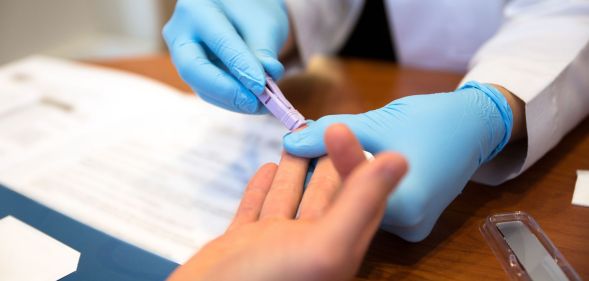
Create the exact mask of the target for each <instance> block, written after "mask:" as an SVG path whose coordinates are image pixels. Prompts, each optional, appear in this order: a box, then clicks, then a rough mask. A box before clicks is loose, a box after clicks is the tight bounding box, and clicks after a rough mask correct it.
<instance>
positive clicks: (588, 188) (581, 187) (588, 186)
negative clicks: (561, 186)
mask: <svg viewBox="0 0 589 281" xmlns="http://www.w3.org/2000/svg"><path fill="white" fill-rule="evenodd" d="M572 203H573V205H577V206H583V207H589V171H584V170H578V171H577V183H576V184H575V191H574V192H573V201H572Z"/></svg>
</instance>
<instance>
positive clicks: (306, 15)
mask: <svg viewBox="0 0 589 281" xmlns="http://www.w3.org/2000/svg"><path fill="white" fill-rule="evenodd" d="M285 3H286V6H287V8H288V12H289V14H290V16H291V19H292V21H293V26H294V29H295V33H294V36H295V37H296V41H297V47H298V48H299V53H300V55H301V59H302V60H303V62H304V63H306V62H308V61H309V59H310V58H311V57H312V56H313V55H331V54H333V53H335V52H336V51H337V50H338V49H339V48H340V47H341V46H342V45H343V44H344V43H345V40H346V39H347V38H348V36H349V34H350V33H351V32H352V29H353V28H354V25H355V24H356V21H357V20H358V17H359V16H360V13H361V12H362V7H363V5H364V0H285Z"/></svg>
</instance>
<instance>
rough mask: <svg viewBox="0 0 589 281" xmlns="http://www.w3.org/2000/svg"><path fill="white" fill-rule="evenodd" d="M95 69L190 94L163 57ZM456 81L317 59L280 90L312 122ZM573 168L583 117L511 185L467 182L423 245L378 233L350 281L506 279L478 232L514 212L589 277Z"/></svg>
mask: <svg viewBox="0 0 589 281" xmlns="http://www.w3.org/2000/svg"><path fill="white" fill-rule="evenodd" d="M97 64H99V65H103V66H107V67H112V68H117V69H122V70H128V71H131V72H135V73H139V74H142V75H146V76H149V77H152V78H154V79H156V80H160V81H162V82H164V83H167V84H170V85H172V86H174V87H177V88H179V89H181V90H186V91H188V90H189V88H188V87H187V86H186V85H185V84H184V83H183V82H182V80H181V79H180V78H179V77H178V76H177V74H176V71H175V70H174V68H173V66H172V64H171V63H170V60H169V58H168V57H167V56H166V55H161V56H154V57H144V58H133V59H123V60H115V61H106V62H105V61H102V62H98V63H97ZM461 76H462V75H460V74H454V73H444V72H433V71H424V70H415V69H406V68H400V67H398V66H396V65H394V64H388V63H379V62H369V61H355V60H337V59H317V60H314V61H313V62H312V63H311V64H310V65H309V67H308V71H306V73H304V74H301V75H297V76H294V77H291V78H289V79H287V80H286V81H284V82H283V83H281V87H282V88H283V90H284V92H285V93H286V94H287V95H288V96H289V98H290V99H291V100H292V102H293V104H295V106H297V107H298V108H299V110H300V111H301V112H302V113H303V114H304V115H305V116H306V117H308V118H313V119H315V118H318V117H320V116H323V115H326V114H335V113H358V112H363V111H366V110H369V109H373V108H377V107H380V106H382V105H384V104H386V103H387V102H389V101H391V100H393V99H396V98H399V97H402V96H406V95H409V94H416V93H434V92H440V91H451V90H453V89H454V88H455V87H456V85H457V83H458V82H459V81H460V79H461ZM578 169H589V119H585V121H584V122H582V123H581V124H579V125H578V126H577V128H576V129H574V130H573V131H572V132H571V133H569V134H568V135H567V136H566V137H565V138H564V139H563V140H562V141H561V143H560V144H559V145H558V146H557V147H556V148H555V149H553V150H552V151H551V152H549V153H548V154H547V155H545V156H544V157H543V158H542V159H541V160H540V161H539V162H538V163H536V164H535V165H534V166H533V167H532V168H530V169H529V170H528V171H526V172H525V173H523V174H522V175H521V176H519V177H518V178H517V179H515V180H512V181H510V182H507V183H505V184H503V185H501V186H497V187H487V186H483V185H479V184H475V183H469V184H468V185H467V186H466V188H465V190H464V191H463V193H462V194H461V195H460V196H459V197H458V198H457V199H456V200H455V201H454V202H453V203H452V204H451V205H450V206H449V207H448V209H446V211H445V212H444V213H443V214H442V216H441V218H440V220H439V221H438V223H437V225H436V226H435V228H434V230H433V232H432V234H431V235H430V236H429V237H428V238H427V239H426V240H424V241H423V242H420V243H415V244H414V243H408V242H405V241H403V240H401V239H400V238H398V237H396V236H394V235H392V234H388V233H385V232H382V231H381V232H379V233H378V234H377V235H376V238H375V239H374V242H373V243H372V246H371V248H370V250H369V252H368V255H367V257H366V260H365V263H364V264H363V266H362V268H361V270H360V272H359V274H358V278H357V279H358V280H385V279H386V280H495V279H497V280H505V279H506V275H505V273H504V272H503V270H502V268H501V267H500V265H499V263H498V261H497V260H496V259H495V256H494V255H493V253H492V252H491V250H490V249H489V247H488V246H487V244H486V243H485V241H484V240H483V237H482V236H481V234H480V233H479V226H480V224H481V223H482V222H483V220H484V219H485V217H487V216H488V215H490V214H494V213H497V212H503V211H516V210H522V211H525V212H528V213H529V214H531V215H532V216H533V217H534V218H535V219H536V220H537V221H538V223H539V224H540V225H541V226H542V228H543V229H544V231H545V232H546V234H548V236H549V237H550V238H551V239H552V241H553V243H554V244H556V246H557V247H558V248H559V249H560V251H561V252H562V253H563V254H564V256H565V257H566V258H567V259H568V260H569V262H570V263H571V264H572V265H573V267H575V269H576V270H577V272H578V273H579V274H580V275H581V277H582V278H584V279H589V208H582V207H577V206H573V205H571V198H572V193H573V189H574V185H575V180H576V170H578Z"/></svg>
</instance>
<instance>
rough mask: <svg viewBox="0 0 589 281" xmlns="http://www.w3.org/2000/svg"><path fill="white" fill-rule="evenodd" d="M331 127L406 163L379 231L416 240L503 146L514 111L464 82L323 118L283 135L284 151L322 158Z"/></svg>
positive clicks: (488, 89)
mask: <svg viewBox="0 0 589 281" xmlns="http://www.w3.org/2000/svg"><path fill="white" fill-rule="evenodd" d="M333 123H344V124H346V125H347V126H348V127H349V128H351V130H352V131H353V132H354V134H355V135H356V137H357V138H358V139H359V140H360V142H361V143H362V146H363V147H364V150H366V151H369V152H371V153H373V154H374V153H378V152H381V151H395V152H399V153H400V154H402V155H404V156H405V157H406V158H407V161H408V163H409V173H408V174H407V176H406V177H405V179H404V180H403V181H402V182H401V184H400V186H399V188H398V189H397V192H395V193H394V194H393V195H392V196H391V197H390V198H389V199H388V203H387V209H386V214H385V217H384V219H383V221H382V227H383V228H384V229H385V230H387V231H389V232H392V233H394V234H397V235H399V236H400V237H402V238H403V239H405V240H408V241H414V242H416V241H421V240H423V239H424V238H425V237H427V236H428V235H429V233H430V232H431V230H432V228H433V226H434V224H435V222H436V221H437V219H438V217H439V216H440V214H441V213H442V211H443V210H444V209H445V208H446V207H447V206H448V205H449V204H450V202H452V200H453V199H454V198H455V197H456V196H458V194H460V192H461V191H462V189H463V188H464V186H465V185H466V183H467V182H468V180H469V179H470V178H471V176H472V175H473V174H474V172H475V171H476V170H477V168H478V167H479V166H480V165H481V164H482V163H484V162H485V161H488V160H490V159H491V158H493V157H494V156H495V155H496V154H497V153H499V152H500V151H501V150H502V149H503V147H504V146H505V145H506V144H507V142H508V141H509V138H510V134H511V129H512V126H513V113H512V111H511V108H510V107H509V104H508V103H507V100H506V99H505V97H504V96H503V95H502V94H501V93H500V92H499V91H498V90H496V89H495V88H493V87H492V86H489V85H483V84H479V83H476V82H469V83H467V84H466V85H464V86H463V87H462V88H460V89H458V90H457V91H455V92H451V93H438V94H430V95H416V96H409V97H405V98H401V99H398V100H395V101H393V102H391V103H390V104H388V105H386V106H385V107H383V108H380V109H377V110H373V111H369V112H366V113H363V114H358V115H331V116H326V117H323V118H321V119H319V120H317V121H316V122H310V123H309V124H308V127H307V128H306V129H304V130H301V131H298V132H294V133H291V134H288V135H286V136H285V137H284V146H285V148H286V150H287V151H288V152H289V153H291V154H294V155H297V156H304V157H310V158H311V157H317V156H320V155H323V154H324V153H325V145H324V143H323V134H324V131H325V129H326V128H327V127H328V126H329V125H330V124H333ZM342 219H345V218H342Z"/></svg>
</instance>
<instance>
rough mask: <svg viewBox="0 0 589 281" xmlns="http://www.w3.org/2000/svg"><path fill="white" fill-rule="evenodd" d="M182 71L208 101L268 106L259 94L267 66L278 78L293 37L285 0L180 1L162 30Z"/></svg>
mask: <svg viewBox="0 0 589 281" xmlns="http://www.w3.org/2000/svg"><path fill="white" fill-rule="evenodd" d="M163 35H164V38H165V40H166V43H167V44H168V48H169V49H170V53H171V55H172V60H173V61H174V64H175V65H176V68H177V69H178V72H179V73H180V76H181V77H182V79H184V81H185V82H186V83H188V85H190V86H191V87H192V89H193V90H195V91H196V92H197V93H198V94H199V95H200V96H201V97H202V98H203V99H204V100H206V101H208V102H210V103H212V104H214V105H217V106H220V107H223V108H226V109H229V110H232V111H236V112H243V113H261V112H265V108H264V107H263V106H262V104H261V103H260V102H259V101H258V99H257V98H256V96H255V95H254V94H260V93H261V92H262V91H263V89H264V85H265V76H264V70H265V71H266V72H268V74H270V76H272V78H274V79H279V78H280V77H281V76H282V74H283V72H284V67H283V66H282V64H281V63H280V62H279V61H278V59H277V56H278V52H279V51H280V48H281V47H282V46H283V44H284V42H285V41H286V38H287V36H288V16H287V13H286V8H285V6H284V3H283V1H282V0H249V1H245V0H179V1H178V2H177V5H176V10H175V11H174V14H173V15H172V18H171V19H170V21H169V22H168V23H167V24H166V26H165V27H164V30H163Z"/></svg>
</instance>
